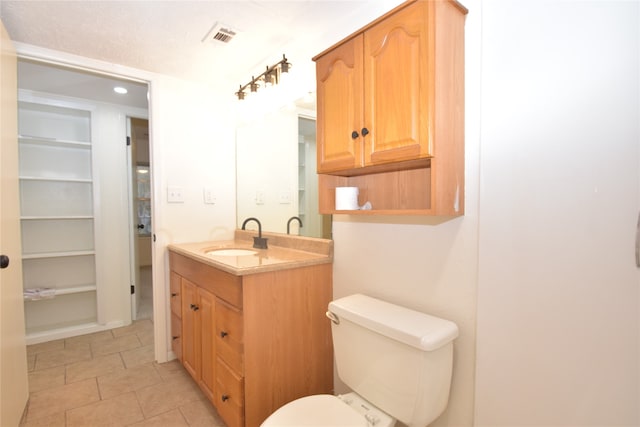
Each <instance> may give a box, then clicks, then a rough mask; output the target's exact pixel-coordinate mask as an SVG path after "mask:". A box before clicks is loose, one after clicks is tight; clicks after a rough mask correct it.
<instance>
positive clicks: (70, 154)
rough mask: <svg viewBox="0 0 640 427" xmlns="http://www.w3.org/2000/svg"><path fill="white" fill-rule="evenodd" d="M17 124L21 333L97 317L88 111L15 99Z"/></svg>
mask: <svg viewBox="0 0 640 427" xmlns="http://www.w3.org/2000/svg"><path fill="white" fill-rule="evenodd" d="M18 127H19V137H18V141H19V179H20V210H21V235H22V266H23V283H24V288H25V291H27V290H28V291H34V290H35V291H34V292H25V323H26V328H27V337H29V335H30V334H46V333H49V332H51V331H55V330H59V329H61V328H62V329H69V328H74V327H80V326H82V325H86V324H90V323H95V322H96V321H97V311H98V310H97V283H96V253H95V237H94V233H95V224H94V222H95V218H94V182H93V170H92V169H93V159H92V154H93V153H92V144H91V112H90V111H86V110H82V109H74V108H67V107H60V106H56V105H49V104H47V103H40V102H19V105H18ZM37 290H44V291H43V292H42V295H43V296H42V297H41V295H39V294H38V291H37Z"/></svg>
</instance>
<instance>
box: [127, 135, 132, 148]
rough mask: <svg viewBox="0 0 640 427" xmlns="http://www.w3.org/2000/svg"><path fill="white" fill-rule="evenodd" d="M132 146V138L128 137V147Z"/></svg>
mask: <svg viewBox="0 0 640 427" xmlns="http://www.w3.org/2000/svg"><path fill="white" fill-rule="evenodd" d="M130 145H131V137H130V136H128V137H127V147H128V146H130Z"/></svg>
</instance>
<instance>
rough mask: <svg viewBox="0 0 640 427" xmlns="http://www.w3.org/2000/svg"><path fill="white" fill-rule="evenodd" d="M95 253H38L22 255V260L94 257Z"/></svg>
mask: <svg viewBox="0 0 640 427" xmlns="http://www.w3.org/2000/svg"><path fill="white" fill-rule="evenodd" d="M95 254H96V251H94V250H90V251H68V252H40V253H33V254H22V259H41V258H58V257H72V256H86V255H95Z"/></svg>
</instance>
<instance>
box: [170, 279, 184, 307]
mask: <svg viewBox="0 0 640 427" xmlns="http://www.w3.org/2000/svg"><path fill="white" fill-rule="evenodd" d="M180 280H181V278H180V275H178V274H176V273H174V272H173V271H172V272H171V280H170V282H171V288H170V292H171V293H170V295H169V298H170V301H171V312H172V313H173V314H175V315H176V316H178V317H179V318H181V317H182V296H181V294H180Z"/></svg>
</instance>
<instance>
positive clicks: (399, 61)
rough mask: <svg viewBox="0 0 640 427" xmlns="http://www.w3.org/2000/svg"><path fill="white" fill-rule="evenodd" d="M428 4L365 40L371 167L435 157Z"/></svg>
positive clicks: (366, 118)
mask: <svg viewBox="0 0 640 427" xmlns="http://www.w3.org/2000/svg"><path fill="white" fill-rule="evenodd" d="M423 3H424V4H423ZM426 3H428V2H418V3H415V4H413V5H411V6H409V7H407V8H405V9H404V10H402V11H400V12H398V13H397V14H395V15H393V16H390V17H389V18H388V19H386V20H384V21H382V22H380V23H379V24H377V25H376V26H374V27H372V28H371V29H369V30H367V32H366V33H365V35H364V61H365V64H364V126H365V127H367V128H368V129H369V131H370V134H369V135H368V136H367V137H365V138H364V144H365V147H364V164H365V165H375V164H382V163H389V162H394V161H402V160H410V159H417V158H423V157H428V156H430V155H431V150H430V142H429V125H430V122H431V114H430V110H429V106H430V105H432V103H430V102H429V99H430V97H432V96H433V94H432V93H430V92H431V91H430V90H429V76H430V75H431V74H432V70H430V69H429V68H428V67H429V63H430V62H429V61H428V55H429V54H432V52H430V51H429V49H428V46H429V37H428V34H427V25H426V24H425V23H426V22H427V7H428V6H427V4H426Z"/></svg>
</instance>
